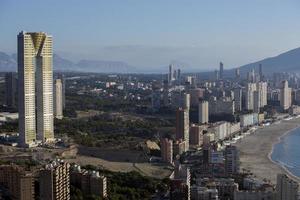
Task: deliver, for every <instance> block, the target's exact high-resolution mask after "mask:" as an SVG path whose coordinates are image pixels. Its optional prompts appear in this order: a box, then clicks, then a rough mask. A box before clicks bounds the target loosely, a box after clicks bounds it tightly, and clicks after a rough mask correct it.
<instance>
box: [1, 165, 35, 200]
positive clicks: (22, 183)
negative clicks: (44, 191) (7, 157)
mask: <svg viewBox="0 0 300 200" xmlns="http://www.w3.org/2000/svg"><path fill="white" fill-rule="evenodd" d="M0 184H1V185H2V186H5V188H7V191H8V193H9V196H10V199H12V200H34V199H35V189H34V175H33V173H32V172H31V171H25V170H24V169H23V168H21V167H19V166H17V165H1V166H0Z"/></svg>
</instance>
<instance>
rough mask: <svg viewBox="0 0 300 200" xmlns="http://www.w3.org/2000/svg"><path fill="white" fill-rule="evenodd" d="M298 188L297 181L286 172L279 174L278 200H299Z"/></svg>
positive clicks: (277, 185)
mask: <svg viewBox="0 0 300 200" xmlns="http://www.w3.org/2000/svg"><path fill="white" fill-rule="evenodd" d="M298 188H299V185H298V183H297V182H295V181H293V180H292V179H290V178H289V177H288V176H287V175H285V174H278V175H277V184H276V193H277V198H276V200H286V199H289V200H297V199H298Z"/></svg>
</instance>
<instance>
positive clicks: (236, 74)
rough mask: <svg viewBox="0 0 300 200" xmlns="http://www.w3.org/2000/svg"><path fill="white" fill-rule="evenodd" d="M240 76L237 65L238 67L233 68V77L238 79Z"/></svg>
mask: <svg viewBox="0 0 300 200" xmlns="http://www.w3.org/2000/svg"><path fill="white" fill-rule="evenodd" d="M240 77H241V75H240V68H239V67H238V68H236V69H235V78H236V79H240Z"/></svg>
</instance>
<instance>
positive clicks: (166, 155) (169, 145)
mask: <svg viewBox="0 0 300 200" xmlns="http://www.w3.org/2000/svg"><path fill="white" fill-rule="evenodd" d="M160 151H161V157H162V161H163V162H167V163H170V164H173V141H172V140H170V139H168V138H161V139H160Z"/></svg>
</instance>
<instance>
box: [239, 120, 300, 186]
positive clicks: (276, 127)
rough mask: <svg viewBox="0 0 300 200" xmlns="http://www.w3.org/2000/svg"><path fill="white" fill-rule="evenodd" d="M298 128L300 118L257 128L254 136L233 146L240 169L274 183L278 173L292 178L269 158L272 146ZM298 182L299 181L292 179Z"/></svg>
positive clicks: (249, 136)
mask: <svg viewBox="0 0 300 200" xmlns="http://www.w3.org/2000/svg"><path fill="white" fill-rule="evenodd" d="M299 126H300V118H296V119H292V120H289V121H285V120H282V121H281V123H279V124H272V125H270V126H267V127H264V128H259V129H258V130H257V131H256V132H255V133H254V134H251V135H248V136H246V137H244V138H243V139H242V140H240V141H238V142H237V143H236V144H235V145H236V146H237V147H238V148H239V150H240V161H241V166H240V169H241V171H242V169H246V170H250V171H251V172H252V173H253V174H254V175H255V176H256V177H257V178H258V179H260V180H263V179H267V180H270V181H271V182H272V183H274V184H275V183H276V176H277V174H278V173H285V174H287V175H289V176H290V177H292V175H291V174H289V173H288V171H286V170H285V169H284V168H282V167H281V166H279V165H277V164H275V163H274V162H273V161H272V160H271V159H270V158H269V156H270V154H271V152H272V148H273V145H274V144H276V143H278V142H279V139H280V137H282V136H284V135H285V134H288V133H289V132H290V131H291V130H293V129H295V128H297V127H299ZM292 178H293V179H294V180H296V181H298V182H299V180H300V179H298V178H296V177H292Z"/></svg>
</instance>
